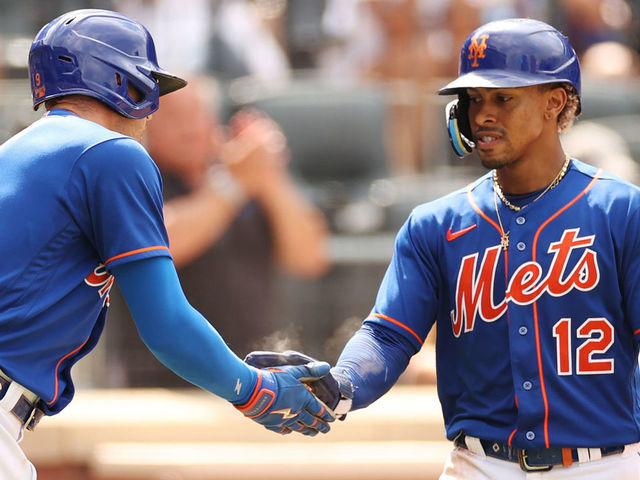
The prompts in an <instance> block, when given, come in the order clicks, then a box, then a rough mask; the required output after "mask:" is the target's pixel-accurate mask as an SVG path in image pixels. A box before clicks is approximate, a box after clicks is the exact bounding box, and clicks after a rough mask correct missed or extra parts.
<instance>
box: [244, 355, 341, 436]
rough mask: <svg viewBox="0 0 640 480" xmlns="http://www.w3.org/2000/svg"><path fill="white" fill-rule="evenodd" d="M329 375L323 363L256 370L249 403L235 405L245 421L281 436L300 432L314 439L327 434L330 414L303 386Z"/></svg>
mask: <svg viewBox="0 0 640 480" xmlns="http://www.w3.org/2000/svg"><path fill="white" fill-rule="evenodd" d="M328 372H329V364H328V363H326V362H312V363H306V364H305V365H296V366H293V365H290V366H283V367H281V368H268V369H263V370H258V381H257V383H256V386H255V389H254V391H253V394H252V395H251V398H249V401H248V402H247V403H245V404H243V405H235V407H236V408H237V409H238V410H240V411H241V412H242V413H243V414H244V415H245V416H246V417H249V418H251V419H252V420H254V421H256V422H258V423H259V424H261V425H263V426H264V427H265V428H266V429H268V430H271V431H273V432H276V433H280V434H287V433H291V432H299V433H302V434H303V435H310V436H314V435H317V434H318V432H320V433H327V432H328V431H329V429H330V427H329V423H330V422H333V421H334V420H335V416H334V415H333V412H332V411H331V410H330V409H329V408H328V407H327V406H326V405H325V404H323V403H322V402H321V401H320V400H318V398H316V397H315V396H314V395H313V394H312V393H311V391H310V390H309V389H308V387H306V385H305V384H304V383H301V382H310V381H314V380H318V379H320V378H321V377H323V376H324V375H327V374H328Z"/></svg>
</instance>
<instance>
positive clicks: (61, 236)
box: [0, 10, 333, 480]
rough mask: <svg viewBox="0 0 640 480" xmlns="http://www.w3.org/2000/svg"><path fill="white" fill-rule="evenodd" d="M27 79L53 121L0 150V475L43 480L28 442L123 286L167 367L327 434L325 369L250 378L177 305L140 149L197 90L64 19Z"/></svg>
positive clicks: (94, 30)
mask: <svg viewBox="0 0 640 480" xmlns="http://www.w3.org/2000/svg"><path fill="white" fill-rule="evenodd" d="M29 73H30V78H31V86H32V91H33V100H34V108H36V109H37V108H38V107H39V106H40V105H42V104H44V107H45V110H46V113H45V114H44V116H43V117H42V118H41V119H40V120H38V121H36V122H35V123H34V124H32V125H31V126H29V127H28V128H26V129H25V130H23V131H22V132H20V133H18V134H17V135H15V136H14V137H13V138H11V139H9V140H8V141H7V142H6V143H4V144H3V145H1V146H0V171H1V172H2V179H1V180H0V257H2V259H3V260H2V262H1V263H0V291H1V292H2V293H1V294H0V458H1V459H2V460H1V461H0V479H2V480H6V479H11V480H16V479H20V480H21V479H31V478H35V476H36V474H35V469H34V468H33V466H32V465H31V463H30V462H29V461H28V459H27V458H26V457H25V455H24V453H23V452H22V450H21V449H20V447H19V446H18V442H19V441H20V439H21V438H22V434H23V431H24V428H27V429H33V427H34V426H35V425H36V423H37V422H38V420H39V419H40V418H41V417H42V416H43V415H53V414H56V413H58V412H60V411H61V410H62V409H63V408H64V407H65V406H66V405H67V404H68V403H69V402H70V401H71V399H72V397H73V394H74V387H73V382H72V379H71V373H70V371H71V367H72V366H73V364H74V363H75V362H77V361H78V360H79V359H80V358H81V357H83V356H84V355H86V354H87V353H88V352H89V351H90V350H91V349H92V348H93V347H94V345H95V344H96V342H97V341H98V338H99V336H100V333H101V331H102V329H103V327H104V324H105V315H106V312H107V307H108V305H109V290H110V289H111V287H112V285H113V283H114V281H117V282H118V284H119V286H120V288H121V290H122V292H123V295H124V297H125V299H126V301H127V303H128V306H129V308H130V310H131V312H132V314H133V317H134V319H135V322H136V326H137V328H138V331H139V333H140V335H141V337H142V339H143V340H144V342H145V343H146V345H147V346H148V347H149V349H150V350H151V351H152V352H153V353H154V354H155V355H156V356H157V358H158V359H159V360H160V361H161V362H163V363H164V364H165V365H166V366H167V367H169V368H171V369H172V370H173V371H175V372H176V373H177V374H179V375H180V376H182V377H184V378H185V379H187V380H189V381H190V382H192V383H194V384H195V385H198V386H200V387H202V388H203V389H206V390H208V391H211V392H213V393H215V394H217V395H219V396H221V397H223V398H225V399H227V400H229V401H230V402H232V403H233V404H234V405H235V406H236V407H237V408H238V409H239V410H240V411H241V412H242V413H244V414H245V415H246V416H248V417H250V418H252V419H254V420H255V421H257V422H258V423H260V424H262V425H264V426H265V427H266V428H268V429H271V430H275V431H277V432H283V431H286V432H290V431H299V432H301V433H303V434H306V435H315V434H317V433H318V432H323V433H324V432H326V431H328V430H329V426H328V422H330V421H332V420H333V417H332V416H331V414H330V412H328V411H327V410H326V408H325V407H324V406H323V405H322V404H321V403H320V402H319V401H318V400H317V399H316V398H315V397H314V396H313V395H311V394H310V393H309V391H308V390H307V388H305V386H304V385H303V384H302V383H300V381H299V379H305V378H309V377H318V376H322V375H323V374H326V372H327V371H328V370H329V365H328V364H326V363H315V364H309V365H304V366H301V367H294V368H287V367H285V368H282V369H270V370H259V369H256V368H254V367H252V366H249V365H247V364H246V363H244V362H242V361H241V360H240V359H239V358H238V357H236V356H235V354H234V353H233V352H232V351H231V350H229V349H228V348H227V346H226V345H225V343H224V341H223V340H222V338H221V337H220V336H219V335H218V333H217V332H216V330H214V329H213V328H212V327H211V326H210V324H209V323H208V322H207V321H206V320H205V319H204V318H203V317H202V316H201V315H200V314H199V313H198V312H197V311H195V310H194V309H193V308H192V307H191V306H190V305H189V303H188V302H187V300H186V298H185V296H184V294H183V293H182V290H181V288H180V284H179V281H178V277H177V275H176V272H175V268H174V266H173V262H172V260H171V256H170V254H169V250H168V242H167V233H166V230H165V227H164V223H163V218H162V195H161V190H162V186H161V179H160V176H159V173H158V169H157V168H156V166H155V164H154V163H153V161H152V160H151V158H150V157H149V155H148V153H147V152H146V150H145V149H144V148H143V147H142V145H141V144H140V143H139V140H140V138H141V136H142V133H143V131H144V128H145V124H146V122H147V120H148V119H149V118H150V116H151V114H152V113H153V112H154V111H155V110H156V109H157V108H158V101H159V96H160V95H164V94H167V93H170V92H172V91H174V90H177V89H179V88H182V87H184V86H185V85H186V82H185V81H184V80H183V79H181V78H178V77H176V76H174V75H172V74H170V73H168V72H166V71H164V70H163V69H161V68H160V67H159V66H158V63H157V59H156V54H155V49H154V44H153V40H152V38H151V36H150V35H149V33H148V31H147V30H146V29H145V28H144V27H143V26H142V25H140V24H139V23H137V22H135V21H133V20H131V19H129V18H127V17H125V16H123V15H120V14H117V13H115V12H110V11H104V10H79V11H74V12H69V13H67V14H65V15H62V16H61V17H59V18H57V19H55V20H53V21H51V22H50V23H49V24H47V25H46V26H45V27H43V29H42V30H41V31H40V32H39V33H38V34H37V36H36V38H35V40H34V42H33V44H32V47H31V51H30V55H29ZM230 320H232V319H230Z"/></svg>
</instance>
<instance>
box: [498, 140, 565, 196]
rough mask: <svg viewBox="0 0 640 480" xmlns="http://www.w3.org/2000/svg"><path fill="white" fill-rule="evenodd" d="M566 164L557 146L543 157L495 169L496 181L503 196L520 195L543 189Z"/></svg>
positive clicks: (519, 161) (563, 155)
mask: <svg viewBox="0 0 640 480" xmlns="http://www.w3.org/2000/svg"><path fill="white" fill-rule="evenodd" d="M565 162H566V154H565V152H564V151H563V150H562V146H561V145H558V148H557V149H554V150H553V153H547V154H546V155H544V157H540V156H531V157H523V158H520V159H518V160H516V161H514V162H511V163H510V164H508V165H505V166H504V167H501V168H499V169H497V179H498V183H499V184H500V187H501V188H502V191H503V192H504V193H505V194H514V195H521V194H527V193H532V192H536V191H538V190H541V189H544V188H545V187H547V185H549V184H550V183H551V182H553V181H554V179H556V177H557V176H558V173H559V172H560V171H561V169H562V168H563V166H564V164H565Z"/></svg>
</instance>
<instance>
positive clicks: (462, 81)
mask: <svg viewBox="0 0 640 480" xmlns="http://www.w3.org/2000/svg"><path fill="white" fill-rule="evenodd" d="M459 73H460V75H459V77H458V78H457V79H455V80H454V81H453V82H451V83H449V84H448V85H446V86H445V87H444V88H442V89H441V90H440V91H439V93H440V94H443V95H457V98H456V99H455V100H454V101H453V102H451V103H450V104H449V105H448V106H447V109H446V114H447V128H448V129H449V133H450V136H451V140H452V146H453V147H454V149H455V151H456V152H457V153H458V154H459V155H461V156H462V155H466V154H468V153H471V152H472V151H475V152H476V153H477V156H478V157H479V159H480V161H481V162H482V164H483V165H484V166H485V167H487V168H488V169H490V171H489V172H488V173H487V174H486V175H484V176H483V177H481V178H479V179H478V180H476V181H475V182H473V183H471V184H470V185H468V186H467V187H466V188H464V189H461V190H459V191H456V192H453V193H451V194H450V195H447V196H445V197H443V198H440V199H438V200H435V201H433V202H430V203H427V204H424V205H421V206H419V207H417V208H416V209H414V211H413V212H412V213H411V215H410V217H409V218H408V220H407V221H406V223H405V224H404V225H403V227H402V228H401V230H400V232H399V233H398V236H397V239H396V244H395V251H394V254H393V258H392V260H391V264H390V265H389V268H388V270H387V272H386V274H385V276H384V279H383V281H382V284H381V286H380V289H379V292H378V295H377V298H376V301H375V305H374V307H373V309H372V311H371V313H370V314H369V316H368V317H367V318H366V319H365V321H364V323H363V325H362V327H361V328H360V330H359V331H357V332H356V333H355V335H354V336H353V337H352V338H351V339H350V340H349V342H348V343H347V345H346V346H345V348H344V350H343V352H342V354H341V355H340V358H339V360H338V362H337V365H336V366H335V367H334V368H333V369H332V370H331V378H332V379H333V380H335V381H336V382H337V386H338V388H337V389H334V390H333V392H332V393H331V392H330V393H329V397H325V399H326V400H327V402H328V403H329V405H330V406H331V407H335V409H336V413H338V414H344V413H345V412H346V411H348V410H349V409H357V408H362V407H365V406H367V405H369V404H370V403H371V402H373V401H374V400H376V399H377V398H379V397H380V396H381V395H383V394H384V393H385V392H386V391H387V390H388V389H389V388H390V387H391V386H392V385H393V384H394V383H395V381H396V380H397V378H398V376H399V375H400V374H401V372H402V371H403V370H404V369H405V368H406V366H407V364H408V362H409V359H410V358H411V356H412V355H414V354H415V353H416V352H418V350H419V349H420V348H421V346H422V344H423V342H424V341H425V338H426V337H427V333H428V332H429V330H430V329H431V328H432V326H433V325H434V324H435V328H436V331H437V336H436V338H437V340H436V356H437V379H438V393H439V397H440V401H441V404H442V411H443V415H444V422H445V427H446V434H447V438H448V439H450V440H452V441H453V442H454V444H455V449H454V450H453V451H452V452H451V454H450V456H449V458H448V460H447V462H446V465H445V467H444V471H443V473H442V476H441V477H440V478H441V480H453V479H465V480H469V479H472V480H480V479H482V480H489V479H491V480H504V479H523V480H524V479H534V478H541V479H542V478H544V479H549V480H550V479H575V480H578V479H581V480H584V479H593V480H596V479H597V480H603V479H605V480H606V479H611V480H613V479H615V480H632V479H633V480H638V479H640V443H639V442H640V409H639V408H638V403H637V398H638V393H639V392H638V385H639V382H638V378H639V377H638V350H639V344H640V295H638V292H639V291H640V190H639V189H638V188H636V187H635V186H633V185H631V184H629V183H627V182H625V181H623V180H621V179H619V178H616V177H614V176H612V175H610V174H608V173H606V172H604V171H602V170H599V169H596V168H594V167H591V166H589V165H587V164H585V163H582V162H580V161H579V160H578V159H576V158H571V157H570V156H569V155H568V154H566V153H565V152H564V151H563V149H562V147H561V144H560V140H559V135H558V132H559V130H563V129H566V128H568V127H569V126H570V124H571V122H572V120H573V119H574V117H575V116H577V115H578V114H579V113H580V109H581V103H580V102H581V100H580V67H579V64H578V59H577V57H576V54H575V52H574V50H573V48H572V47H571V45H570V44H569V42H568V40H567V38H566V37H564V36H563V35H562V34H561V33H559V32H558V31H557V30H556V29H554V28H553V27H551V26H549V25H547V24H545V23H543V22H539V21H535V20H528V19H508V20H500V21H496V22H492V23H488V24H486V25H484V26H482V27H480V28H478V29H477V30H476V31H474V32H473V33H472V34H471V35H470V36H469V37H468V38H467V40H466V42H465V43H464V45H463V47H462V50H461V54H460V64H459ZM267 355H268V354H261V353H260V352H256V353H255V354H254V358H253V359H252V362H253V363H256V364H259V363H261V361H260V360H261V358H260V357H261V356H263V357H264V356H267ZM285 356H286V355H285ZM305 361H306V360H305ZM263 363H264V362H263ZM266 363H267V364H268V363H269V362H268V361H267V362H266ZM322 382H324V380H323V381H322ZM336 382H334V383H336ZM334 386H335V385H334ZM324 393H326V392H324ZM339 401H340V402H339ZM350 403H351V405H350Z"/></svg>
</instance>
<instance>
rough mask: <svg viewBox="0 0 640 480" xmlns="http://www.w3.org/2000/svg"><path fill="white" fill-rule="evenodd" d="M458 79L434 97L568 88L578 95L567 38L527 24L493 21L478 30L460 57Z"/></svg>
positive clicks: (574, 64)
mask: <svg viewBox="0 0 640 480" xmlns="http://www.w3.org/2000/svg"><path fill="white" fill-rule="evenodd" d="M458 75H459V76H458V78H457V79H455V80H454V81H453V82H451V83H449V84H448V85H446V86H445V87H443V88H441V89H440V90H439V91H438V93H440V94H441V95H450V94H453V93H458V91H459V90H460V89H465V88H483V87H484V88H513V87H527V86H530V85H541V84H544V83H556V82H567V83H570V84H571V85H573V87H574V88H575V89H576V91H577V92H578V95H580V64H579V63H578V56H577V55H576V52H575V51H574V50H573V47H572V46H571V44H570V43H569V40H568V39H567V37H565V36H564V35H562V34H561V33H560V32H558V31H557V30H556V29H555V28H553V27H552V26H551V25H547V24H546V23H544V22H540V21H538V20H531V19H527V18H512V19H507V20H497V21H495V22H490V23H487V24H486V25H483V26H482V27H480V28H478V29H476V30H475V31H474V32H473V33H472V34H471V35H469V37H468V38H467V40H466V41H465V43H464V45H463V47H462V50H461V51H460V64H459V69H458Z"/></svg>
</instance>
